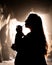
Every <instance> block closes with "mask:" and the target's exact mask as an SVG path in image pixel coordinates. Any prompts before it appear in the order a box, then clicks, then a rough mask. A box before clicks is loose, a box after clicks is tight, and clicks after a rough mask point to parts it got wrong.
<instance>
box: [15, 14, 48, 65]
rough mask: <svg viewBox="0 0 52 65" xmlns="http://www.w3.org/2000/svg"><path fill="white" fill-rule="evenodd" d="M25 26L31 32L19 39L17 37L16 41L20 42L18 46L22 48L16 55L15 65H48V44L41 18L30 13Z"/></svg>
mask: <svg viewBox="0 0 52 65" xmlns="http://www.w3.org/2000/svg"><path fill="white" fill-rule="evenodd" d="M25 26H26V27H27V28H29V29H30V30H31V32H30V33H28V34H27V35H26V36H24V37H23V38H21V39H19V40H17V39H16V42H15V43H18V44H19V45H16V48H18V47H19V49H21V50H19V51H20V53H18V54H17V56H16V59H15V65H47V64H46V60H45V55H46V54H47V49H46V47H47V44H46V38H45V35H44V31H43V27H42V20H41V18H40V17H39V16H38V15H37V14H30V15H29V17H28V18H27V20H26V21H25ZM16 37H17V36H16ZM17 51H18V50H17Z"/></svg>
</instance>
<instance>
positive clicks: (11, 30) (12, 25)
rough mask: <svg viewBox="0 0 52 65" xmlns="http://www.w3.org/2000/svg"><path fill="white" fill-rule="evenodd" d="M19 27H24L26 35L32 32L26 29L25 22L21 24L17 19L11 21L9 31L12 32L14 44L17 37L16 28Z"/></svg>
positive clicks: (11, 36)
mask: <svg viewBox="0 0 52 65" xmlns="http://www.w3.org/2000/svg"><path fill="white" fill-rule="evenodd" d="M18 25H21V26H22V27H23V30H22V32H23V33H24V35H26V34H27V33H28V32H30V30H29V29H28V28H26V27H25V22H19V21H17V20H16V19H12V20H10V24H9V31H10V39H11V41H12V43H14V40H15V35H16V26H18Z"/></svg>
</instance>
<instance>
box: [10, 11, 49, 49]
mask: <svg viewBox="0 0 52 65" xmlns="http://www.w3.org/2000/svg"><path fill="white" fill-rule="evenodd" d="M31 13H34V14H37V15H38V16H40V17H41V19H42V24H43V29H44V33H45V36H46V40H47V42H48V43H49V39H48V37H49V36H48V33H49V31H48V29H47V28H48V25H47V22H48V16H49V14H42V13H39V12H34V11H31V12H30V13H29V14H28V15H27V17H26V19H27V18H28V16H29V15H30V14H31ZM26 19H25V20H26ZM17 25H21V26H22V27H23V31H22V32H23V33H24V35H26V34H27V33H29V32H30V29H28V28H26V27H25V22H20V21H17V20H16V19H12V20H10V24H9V30H10V38H11V41H12V43H14V40H15V34H16V26H17ZM49 46H50V44H49ZM49 50H50V48H49Z"/></svg>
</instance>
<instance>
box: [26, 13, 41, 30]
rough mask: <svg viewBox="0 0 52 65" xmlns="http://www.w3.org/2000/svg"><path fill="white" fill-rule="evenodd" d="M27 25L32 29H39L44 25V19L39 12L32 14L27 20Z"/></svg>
mask: <svg viewBox="0 0 52 65" xmlns="http://www.w3.org/2000/svg"><path fill="white" fill-rule="evenodd" d="M25 26H26V27H28V28H31V29H32V28H33V29H35V28H36V29H38V28H40V27H42V20H41V18H40V16H38V15H37V14H30V15H29V16H28V18H27V20H26V21H25Z"/></svg>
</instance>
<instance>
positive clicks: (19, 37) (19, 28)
mask: <svg viewBox="0 0 52 65" xmlns="http://www.w3.org/2000/svg"><path fill="white" fill-rule="evenodd" d="M16 31H17V33H16V36H15V43H14V44H13V45H12V47H11V48H12V49H13V50H15V51H17V55H16V58H15V65H18V64H19V63H20V62H19V61H20V59H21V55H22V54H23V49H22V38H23V36H24V34H23V33H22V26H20V25H18V26H17V27H16Z"/></svg>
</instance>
